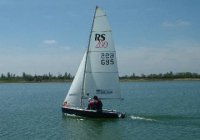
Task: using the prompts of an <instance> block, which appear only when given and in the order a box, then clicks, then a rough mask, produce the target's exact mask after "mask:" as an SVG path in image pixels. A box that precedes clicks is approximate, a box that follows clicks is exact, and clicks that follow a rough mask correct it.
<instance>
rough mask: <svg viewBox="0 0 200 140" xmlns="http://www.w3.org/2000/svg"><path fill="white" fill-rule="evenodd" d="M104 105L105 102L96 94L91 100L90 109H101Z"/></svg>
mask: <svg viewBox="0 0 200 140" xmlns="http://www.w3.org/2000/svg"><path fill="white" fill-rule="evenodd" d="M102 106H103V104H102V102H101V100H100V99H99V98H98V97H97V96H94V97H93V99H90V100H89V104H88V109H92V110H98V111H101V110H102Z"/></svg>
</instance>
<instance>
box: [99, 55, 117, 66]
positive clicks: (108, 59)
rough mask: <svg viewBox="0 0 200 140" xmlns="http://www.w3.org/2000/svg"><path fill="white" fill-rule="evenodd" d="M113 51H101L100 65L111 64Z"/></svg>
mask: <svg viewBox="0 0 200 140" xmlns="http://www.w3.org/2000/svg"><path fill="white" fill-rule="evenodd" d="M114 57H115V55H114V53H101V65H113V64H114Z"/></svg>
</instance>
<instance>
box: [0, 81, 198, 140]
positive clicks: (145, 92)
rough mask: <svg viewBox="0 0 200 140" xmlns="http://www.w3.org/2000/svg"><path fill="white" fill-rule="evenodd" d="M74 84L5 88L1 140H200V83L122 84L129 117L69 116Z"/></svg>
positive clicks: (0, 90) (1, 89)
mask: <svg viewBox="0 0 200 140" xmlns="http://www.w3.org/2000/svg"><path fill="white" fill-rule="evenodd" d="M69 87H70V83H12V84H7V83H6V84H3V83H1V84H0V140H13V139H17V140H47V139H48V140H79V139H81V140H88V139H91V140H92V139H94V140H101V139H105V140H199V139H200V81H161V82H160V81H157V82H122V83H121V92H122V96H123V98H124V100H123V101H122V102H114V101H110V105H109V103H108V101H103V103H104V107H106V108H112V109H118V110H120V111H122V112H126V118H124V119H89V118H81V117H63V116H62V113H61V108H60V105H61V103H62V101H63V100H64V98H65V96H66V94H67V90H68V89H69Z"/></svg>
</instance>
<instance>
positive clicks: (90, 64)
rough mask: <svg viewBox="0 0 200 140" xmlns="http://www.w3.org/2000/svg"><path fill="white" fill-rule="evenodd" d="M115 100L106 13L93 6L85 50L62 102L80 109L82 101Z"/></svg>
mask: <svg viewBox="0 0 200 140" xmlns="http://www.w3.org/2000/svg"><path fill="white" fill-rule="evenodd" d="M94 95H97V96H98V97H99V98H100V99H118V98H121V95H120V85H119V74H118V68H117V60H116V51H115V47H114V42H113V39H112V31H111V28H110V25H109V23H108V19H107V16H106V14H105V13H104V12H103V11H102V10H101V9H100V8H99V7H96V11H95V15H94V19H93V24H92V29H91V33H90V38H89V44H88V48H87V50H86V53H85V55H84V57H83V60H82V62H81V64H80V66H79V69H78V71H77V74H76V76H75V79H74V81H73V83H72V85H71V87H70V90H69V92H68V95H67V97H66V99H65V101H67V102H68V103H69V104H70V105H72V106H76V107H80V106H81V105H82V99H87V98H92V97H93V96H94Z"/></svg>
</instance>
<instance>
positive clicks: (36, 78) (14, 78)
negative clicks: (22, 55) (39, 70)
mask: <svg viewBox="0 0 200 140" xmlns="http://www.w3.org/2000/svg"><path fill="white" fill-rule="evenodd" d="M72 79H73V76H72V75H71V74H70V73H67V72H65V73H64V74H61V73H60V74H58V75H53V74H51V73H50V72H49V73H48V74H43V75H36V74H35V75H31V74H27V73H25V72H23V73H22V75H20V76H19V75H15V74H13V73H10V72H8V73H7V74H1V77H0V81H2V82H54V81H68V80H69V81H70V80H72Z"/></svg>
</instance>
